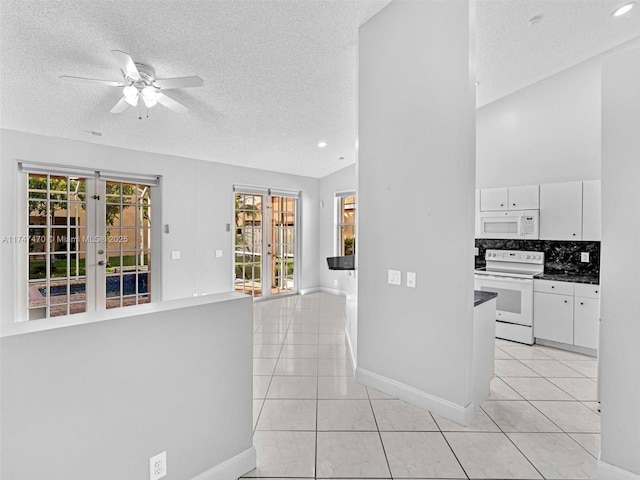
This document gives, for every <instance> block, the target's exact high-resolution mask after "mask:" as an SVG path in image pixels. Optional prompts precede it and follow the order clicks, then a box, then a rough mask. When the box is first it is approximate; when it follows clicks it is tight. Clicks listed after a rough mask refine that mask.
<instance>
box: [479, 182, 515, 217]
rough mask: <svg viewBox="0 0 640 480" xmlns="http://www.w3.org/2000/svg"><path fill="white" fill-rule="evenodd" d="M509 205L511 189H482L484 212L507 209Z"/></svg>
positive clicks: (481, 199)
mask: <svg viewBox="0 0 640 480" xmlns="http://www.w3.org/2000/svg"><path fill="white" fill-rule="evenodd" d="M508 205H509V189H508V188H507V187H500V188H483V189H481V190H480V210H481V211H483V212H487V211H492V210H507V208H508Z"/></svg>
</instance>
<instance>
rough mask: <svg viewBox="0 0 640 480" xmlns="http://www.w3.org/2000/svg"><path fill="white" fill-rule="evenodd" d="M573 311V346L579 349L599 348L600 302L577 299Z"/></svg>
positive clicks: (589, 299) (591, 299)
mask: <svg viewBox="0 0 640 480" xmlns="http://www.w3.org/2000/svg"><path fill="white" fill-rule="evenodd" d="M573 310H574V323H573V344H574V345H578V346H579V347H587V348H593V349H596V348H598V321H599V317H600V300H598V299H595V298H585V297H576V298H575V301H574V307H573Z"/></svg>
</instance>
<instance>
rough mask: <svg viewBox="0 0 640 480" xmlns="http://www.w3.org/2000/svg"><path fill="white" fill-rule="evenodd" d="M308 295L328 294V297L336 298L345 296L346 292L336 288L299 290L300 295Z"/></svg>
mask: <svg viewBox="0 0 640 480" xmlns="http://www.w3.org/2000/svg"><path fill="white" fill-rule="evenodd" d="M310 293H328V294H329V295H337V296H340V295H342V296H345V295H346V292H344V291H343V290H338V289H337V288H328V287H310V288H303V289H301V290H300V295H308V294H310Z"/></svg>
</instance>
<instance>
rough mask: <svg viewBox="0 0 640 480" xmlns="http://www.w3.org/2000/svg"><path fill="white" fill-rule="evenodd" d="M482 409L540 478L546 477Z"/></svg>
mask: <svg viewBox="0 0 640 480" xmlns="http://www.w3.org/2000/svg"><path fill="white" fill-rule="evenodd" d="M525 401H526V400H525ZM480 408H482V405H480ZM482 410H483V411H484V413H486V414H487V416H488V417H489V418H490V419H491V421H492V422H493V423H495V424H496V426H497V427H498V429H499V430H500V432H501V433H502V435H504V436H505V437H506V438H507V440H509V442H511V444H512V445H513V446H514V447H515V449H516V450H517V451H518V452H519V453H520V455H522V456H523V457H524V458H525V460H526V461H527V462H529V464H530V465H531V466H532V467H533V469H534V470H535V471H536V472H538V475H540V478H543V479H544V478H546V477H545V476H544V475H543V474H542V472H540V470H538V467H536V466H535V465H534V463H533V462H532V461H531V460H530V459H529V457H527V456H526V455H525V454H524V452H523V451H522V450H520V448H518V446H517V445H516V444H515V442H514V441H513V440H512V439H511V437H510V436H509V434H508V433H507V432H505V431H504V430H503V428H502V427H501V426H500V425H498V422H496V421H495V420H494V419H493V417H492V416H491V415H489V413H487V411H485V409H484V408H482ZM552 423H553V422H552ZM554 425H555V424H554ZM517 433H524V432H517ZM535 433H541V432H535Z"/></svg>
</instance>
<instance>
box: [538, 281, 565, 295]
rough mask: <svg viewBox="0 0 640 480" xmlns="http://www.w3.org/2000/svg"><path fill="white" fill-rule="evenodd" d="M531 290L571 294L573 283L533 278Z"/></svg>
mask: <svg viewBox="0 0 640 480" xmlns="http://www.w3.org/2000/svg"><path fill="white" fill-rule="evenodd" d="M533 291H534V292H543V293H556V294H558V295H573V283H571V282H552V281H549V280H534V281H533Z"/></svg>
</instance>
